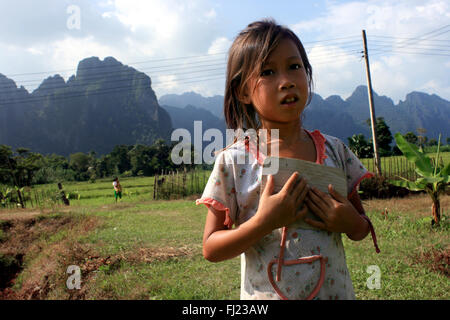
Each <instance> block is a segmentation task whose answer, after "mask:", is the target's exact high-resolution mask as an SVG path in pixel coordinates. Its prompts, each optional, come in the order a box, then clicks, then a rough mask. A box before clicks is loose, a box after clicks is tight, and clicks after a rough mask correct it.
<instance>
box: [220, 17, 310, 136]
mask: <svg viewBox="0 0 450 320" xmlns="http://www.w3.org/2000/svg"><path fill="white" fill-rule="evenodd" d="M286 38H287V39H290V40H292V41H293V42H294V44H295V45H296V46H297V48H298V51H299V52H300V56H301V58H302V61H303V65H304V67H305V71H306V76H307V80H308V89H309V96H308V101H307V104H309V102H310V101H311V97H312V87H313V81H312V67H311V64H310V63H309V60H308V57H307V55H306V51H305V48H304V47H303V45H302V43H301V41H300V39H299V38H298V37H297V36H296V35H295V33H294V32H292V31H291V30H290V29H289V28H287V27H284V26H281V25H278V24H277V23H276V22H275V20H273V19H264V20H261V21H256V22H253V23H251V24H249V25H248V26H247V28H245V29H244V30H242V31H241V32H240V33H239V35H238V36H237V37H236V39H235V40H234V42H233V44H232V45H231V48H230V51H229V53H228V64H227V75H226V84H225V97H224V115H225V121H226V123H227V126H228V128H231V129H250V128H251V129H255V130H256V129H258V126H259V124H258V120H257V114H256V111H255V109H254V107H253V105H251V104H245V103H243V102H242V101H240V98H239V97H240V95H241V92H242V91H243V89H244V88H245V86H246V85H247V83H248V81H249V80H250V79H251V78H253V77H254V76H256V75H259V74H260V73H261V70H262V67H263V65H264V62H265V60H266V59H267V58H268V57H269V55H270V54H271V53H272V51H273V50H274V49H275V48H276V46H277V45H278V44H279V43H280V41H281V40H283V39H286Z"/></svg>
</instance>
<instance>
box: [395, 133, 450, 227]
mask: <svg viewBox="0 0 450 320" xmlns="http://www.w3.org/2000/svg"><path fill="white" fill-rule="evenodd" d="M395 140H396V142H397V146H398V147H399V148H400V150H401V151H402V152H403V154H404V155H405V157H406V158H407V159H408V161H410V162H412V163H414V164H415V166H416V172H417V173H418V174H419V175H420V177H419V178H418V179H417V180H416V181H410V180H408V179H405V178H402V177H400V178H401V180H392V181H390V182H391V183H392V184H394V185H396V186H399V187H404V188H407V189H409V190H411V191H422V190H423V191H426V192H427V193H428V194H429V195H430V197H431V199H432V201H433V216H434V222H435V223H437V224H439V220H440V203H439V196H440V195H441V194H442V193H444V192H445V190H446V188H447V186H448V185H449V183H450V162H449V163H447V164H446V165H444V166H441V165H440V163H439V161H438V160H437V161H435V163H433V161H431V159H430V158H429V157H428V156H427V155H426V154H425V153H424V152H423V151H421V150H419V148H418V147H417V146H416V145H414V144H412V143H409V142H408V141H406V139H405V138H404V137H403V136H402V135H401V134H400V133H397V134H395ZM440 140H441V137H440V136H439V143H438V149H437V153H436V159H439V152H440V150H439V146H440Z"/></svg>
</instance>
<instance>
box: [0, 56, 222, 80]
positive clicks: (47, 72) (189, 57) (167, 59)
mask: <svg viewBox="0 0 450 320" xmlns="http://www.w3.org/2000/svg"><path fill="white" fill-rule="evenodd" d="M223 54H226V52H220V53H211V54H204V55H198V56H184V57H176V58H164V59H150V60H145V61H138V62H130V63H127V64H126V66H130V65H135V64H143V63H149V62H161V61H170V60H181V59H184V60H186V59H192V58H200V57H209V56H216V55H223ZM123 65H124V66H125V64H123ZM104 67H105V66H99V67H84V68H77V69H73V68H71V69H63V70H53V71H41V72H29V73H17V74H9V75H5V76H6V77H8V78H9V77H14V76H22V75H33V74H49V73H60V72H68V71H72V72H73V71H77V70H92V69H97V68H104Z"/></svg>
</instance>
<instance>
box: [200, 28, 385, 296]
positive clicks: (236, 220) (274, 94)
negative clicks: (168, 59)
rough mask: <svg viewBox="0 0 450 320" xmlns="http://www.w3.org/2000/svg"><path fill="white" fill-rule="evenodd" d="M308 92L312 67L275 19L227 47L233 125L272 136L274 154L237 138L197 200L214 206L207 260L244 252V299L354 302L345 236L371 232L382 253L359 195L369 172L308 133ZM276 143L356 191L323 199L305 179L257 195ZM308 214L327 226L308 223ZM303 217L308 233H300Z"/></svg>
mask: <svg viewBox="0 0 450 320" xmlns="http://www.w3.org/2000/svg"><path fill="white" fill-rule="evenodd" d="M311 87H312V68H311V65H310V64H309V61H308V58H307V56H306V52H305V49H304V48H303V45H302V43H301V42H300V40H299V39H298V38H297V36H296V35H295V34H294V33H293V32H292V31H291V30H289V29H287V28H285V27H283V26H280V25H277V24H276V23H275V22H274V21H273V20H263V21H258V22H254V23H252V24H250V25H249V26H248V27H247V28H246V29H245V30H243V31H242V32H241V33H240V34H239V35H238V36H237V38H236V39H235V41H234V43H233V45H232V46H231V48H230V51H229V58H228V66H227V80H226V91H225V104H224V112H225V119H226V122H227V125H228V127H229V128H231V129H235V130H236V129H243V130H247V129H255V130H258V129H267V132H268V139H267V141H268V142H267V147H268V148H267V149H268V150H269V152H267V153H268V154H263V153H262V152H260V151H259V150H258V148H257V146H256V145H257V142H256V141H255V140H254V139H250V138H246V139H239V140H237V141H235V142H234V143H233V144H232V145H231V146H228V147H227V148H226V149H225V150H223V151H221V152H220V153H219V154H218V156H217V158H216V162H215V165H214V169H213V171H212V173H211V176H210V178H209V180H208V183H207V185H206V187H205V190H204V192H203V195H202V197H201V198H200V199H198V200H197V202H196V203H197V204H200V203H203V204H205V205H206V206H207V207H208V215H207V218H206V224H205V229H204V235H203V255H204V256H205V258H206V259H208V260H209V261H213V262H217V261H222V260H225V259H231V258H234V257H236V256H238V255H240V254H242V253H243V255H241V299H306V298H308V299H312V298H315V299H354V298H355V295H354V292H353V286H352V282H351V279H350V275H349V272H348V270H347V265H346V261H345V253H344V248H343V245H342V240H341V233H345V234H346V235H347V236H348V237H349V238H350V239H352V240H355V241H358V240H362V239H364V238H365V237H366V235H367V234H368V232H369V231H371V232H372V236H373V239H374V243H375V247H376V249H377V252H378V247H377V246H376V238H375V234H374V232H373V227H372V225H371V223H370V220H369V219H368V218H367V216H366V215H365V213H364V209H363V207H362V205H361V201H360V198H359V195H358V192H357V187H358V185H359V183H360V181H361V180H362V179H363V178H366V177H369V176H371V175H372V174H371V173H369V172H367V170H366V169H365V168H364V167H363V166H362V164H361V162H360V161H359V160H358V159H357V158H356V156H355V155H354V154H353V153H352V152H351V151H350V150H349V149H348V148H347V147H346V146H345V145H344V144H343V143H342V142H341V141H340V140H338V139H337V138H334V137H331V136H328V135H324V134H322V133H320V132H319V131H317V130H315V131H313V132H309V131H307V130H305V129H304V128H302V122H301V114H302V112H303V110H304V109H305V106H306V105H307V104H308V102H309V100H310V98H311ZM271 129H278V130H279V131H278V132H279V138H278V139H277V140H276V141H275V140H274V139H272V140H271V139H270V132H271V131H270V130H271ZM275 144H277V145H278V150H279V153H278V156H279V157H286V158H297V159H302V160H306V161H312V162H315V163H318V164H322V165H324V166H331V167H338V168H341V169H342V170H343V171H344V173H345V176H346V177H347V186H348V190H350V192H349V194H348V195H341V194H339V193H338V192H337V191H335V190H334V189H333V187H332V186H331V185H330V186H329V194H326V193H324V192H321V191H319V190H317V189H315V188H312V187H309V185H308V181H305V179H303V178H300V176H299V174H298V173H293V174H292V176H291V177H290V178H289V180H288V181H287V182H286V183H285V185H284V187H283V188H282V189H281V191H279V192H278V193H274V192H273V189H274V185H273V179H272V177H271V176H269V177H268V181H267V184H266V187H265V188H264V190H263V191H262V192H260V186H261V177H262V164H263V161H264V158H265V157H266V156H268V155H270V150H271V149H272V147H273V146H274V145H275ZM242 159H244V160H245V161H242ZM299 208H301V209H299ZM308 208H309V210H310V211H311V212H313V213H314V214H315V215H316V216H318V217H320V218H321V221H316V220H311V219H308V218H306V213H307V209H308ZM300 219H303V220H304V222H306V224H305V223H304V224H303V225H308V227H304V226H303V227H301V228H300V227H298V223H297V224H296V223H295V222H298V221H299V220H300ZM233 224H234V225H235V228H232V225H233ZM292 261H294V263H291V262H292ZM295 261H296V262H295ZM299 261H301V262H299ZM281 267H282V268H281ZM223 276H224V277H226V275H223Z"/></svg>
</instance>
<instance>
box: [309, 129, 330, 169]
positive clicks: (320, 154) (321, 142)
mask: <svg viewBox="0 0 450 320" xmlns="http://www.w3.org/2000/svg"><path fill="white" fill-rule="evenodd" d="M305 131H306V133H308V134H309V136H310V137H311V139H312V141H313V142H314V146H315V147H316V163H318V164H323V162H324V161H325V159H326V158H328V156H327V155H326V154H325V141H327V140H326V139H325V137H324V136H323V135H322V133H320V131H319V130H314V131H313V132H309V131H308V130H306V129H305Z"/></svg>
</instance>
